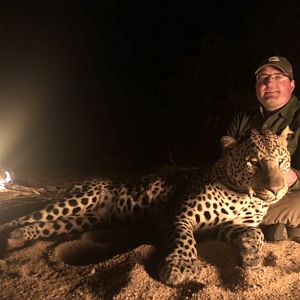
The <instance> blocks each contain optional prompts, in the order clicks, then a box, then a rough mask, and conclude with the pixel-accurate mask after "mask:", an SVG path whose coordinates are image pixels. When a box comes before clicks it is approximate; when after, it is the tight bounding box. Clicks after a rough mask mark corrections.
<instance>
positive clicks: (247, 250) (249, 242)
mask: <svg viewBox="0 0 300 300" xmlns="http://www.w3.org/2000/svg"><path fill="white" fill-rule="evenodd" d="M219 237H220V238H221V239H225V240H226V241H228V242H231V243H232V244H234V245H235V246H237V247H238V248H239V249H240V253H241V258H242V267H245V268H253V267H257V266H258V265H259V264H260V260H261V256H260V252H261V248H262V245H263V242H264V235H263V232H262V231H261V229H260V228H258V227H250V226H245V225H237V224H231V223H229V224H223V225H221V226H220V228H219Z"/></svg>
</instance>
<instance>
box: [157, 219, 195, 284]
mask: <svg viewBox="0 0 300 300" xmlns="http://www.w3.org/2000/svg"><path fill="white" fill-rule="evenodd" d="M167 235H168V236H167V248H168V250H169V255H168V256H167V257H165V258H164V259H163V261H162V263H161V264H160V265H159V270H158V273H159V278H160V280H161V281H162V282H164V283H165V284H167V285H170V286H178V285H180V284H182V283H184V282H188V281H193V280H195V279H196V277H197V275H198V274H199V263H198V260H197V250H196V241H195V238H194V235H193V226H192V223H191V222H190V221H189V220H188V219H186V220H182V219H180V218H178V219H177V220H176V221H175V223H174V224H173V226H172V227H170V228H169V230H168V233H167Z"/></svg>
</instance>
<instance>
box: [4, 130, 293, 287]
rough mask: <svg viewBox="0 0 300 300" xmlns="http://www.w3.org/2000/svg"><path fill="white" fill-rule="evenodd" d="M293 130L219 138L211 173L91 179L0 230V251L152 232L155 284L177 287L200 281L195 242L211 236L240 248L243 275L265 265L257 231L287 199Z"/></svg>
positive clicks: (188, 171)
mask: <svg viewBox="0 0 300 300" xmlns="http://www.w3.org/2000/svg"><path fill="white" fill-rule="evenodd" d="M289 134H291V131H290V129H289V128H288V127H286V128H285V129H283V130H282V132H281V134H279V135H277V134H275V133H273V132H272V131H271V130H269V129H251V130H250V131H249V132H248V133H247V134H246V135H245V136H243V137H241V138H239V139H235V138H233V137H230V136H223V137H222V138H221V141H220V144H221V148H222V151H221V154H220V157H219V159H218V160H217V161H216V162H215V163H214V164H213V165H212V167H211V168H210V169H209V170H207V171H206V172H204V173H203V170H202V169H201V168H199V169H198V168H195V169H190V170H186V169H185V170H179V171H177V172H171V173H166V174H154V175H148V176H147V175H146V176H141V177H139V178H125V179H124V178H104V179H99V178H96V179H86V180H83V181H80V182H77V183H75V184H74V185H73V186H72V187H71V188H70V189H69V190H68V191H67V192H66V193H65V195H64V196H62V197H61V198H59V199H57V200H55V201H54V200H53V202H51V203H50V204H48V205H47V206H46V207H45V208H44V209H41V210H37V211H34V212H32V213H30V214H28V215H25V216H21V217H19V218H16V219H13V220H11V221H9V222H7V223H5V224H2V225H1V226H0V247H1V252H2V253H3V255H4V256H5V255H9V252H10V251H14V250H15V249H18V248H20V247H25V246H26V245H27V244H30V243H32V242H34V241H36V240H39V239H51V238H54V237H57V236H61V235H70V234H73V233H74V234H76V233H77V234H80V233H85V232H89V231H90V230H93V228H95V226H97V225H99V224H105V225H107V226H112V227H114V226H116V227H117V228H118V227H119V228H121V227H123V226H127V225H133V226H138V227H141V228H143V226H149V225H150V227H152V228H153V229H154V230H156V234H158V235H160V236H161V243H160V244H159V247H161V248H162V249H163V250H164V251H163V253H164V255H163V256H162V258H161V261H160V263H158V266H157V277H158V280H160V281H161V282H163V283H164V284H166V285H168V286H171V287H177V286H181V285H183V284H189V283H192V282H197V276H198V275H199V273H200V272H201V268H200V266H199V258H198V255H197V248H196V243H197V241H196V239H195V235H196V234H200V235H201V233H202V232H205V231H207V230H214V231H215V233H216V238H217V239H219V240H222V241H225V242H228V243H231V244H233V245H234V246H235V247H237V248H238V250H239V253H240V257H241V262H240V264H241V267H242V268H253V267H257V266H259V265H260V262H261V249H262V246H263V243H264V235H263V232H262V230H261V229H260V227H259V225H260V223H261V222H262V220H263V217H264V216H265V214H266V213H267V211H268V208H269V207H270V205H271V204H274V203H276V202H278V201H279V200H280V199H281V198H283V197H284V196H285V194H286V193H287V192H288V183H287V180H286V174H287V172H288V170H289V169H290V163H291V158H290V153H289V150H288V147H287V145H288V135H289Z"/></svg>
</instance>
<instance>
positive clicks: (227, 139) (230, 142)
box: [221, 135, 238, 149]
mask: <svg viewBox="0 0 300 300" xmlns="http://www.w3.org/2000/svg"><path fill="white" fill-rule="evenodd" d="M237 144H238V142H237V140H236V139H235V138H233V137H232V136H228V135H225V136H222V137H221V146H222V148H223V149H231V148H234V147H235V146H236V145H237Z"/></svg>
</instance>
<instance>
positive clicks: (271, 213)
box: [262, 191, 300, 227]
mask: <svg viewBox="0 0 300 300" xmlns="http://www.w3.org/2000/svg"><path fill="white" fill-rule="evenodd" d="M262 224H264V225H270V224H287V225H289V226H292V227H300V191H295V192H291V193H288V194H287V195H286V196H285V197H284V198H282V199H281V200H280V201H279V202H277V203H275V204H274V205H271V206H270V208H269V210H268V212H267V214H266V216H265V217H264V219H263V221H262Z"/></svg>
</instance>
